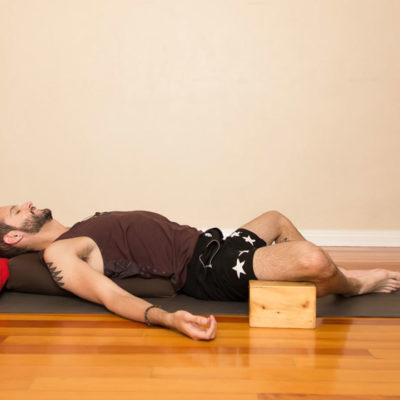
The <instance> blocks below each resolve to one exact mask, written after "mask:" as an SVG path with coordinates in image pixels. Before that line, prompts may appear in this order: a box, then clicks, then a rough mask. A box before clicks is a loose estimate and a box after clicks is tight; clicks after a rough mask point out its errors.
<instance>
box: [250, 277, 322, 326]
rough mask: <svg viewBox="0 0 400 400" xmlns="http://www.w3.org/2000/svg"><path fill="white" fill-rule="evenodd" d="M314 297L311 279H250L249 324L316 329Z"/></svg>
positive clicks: (314, 288) (314, 292)
mask: <svg viewBox="0 0 400 400" xmlns="http://www.w3.org/2000/svg"><path fill="white" fill-rule="evenodd" d="M316 297H317V293H316V287H315V285H314V284H313V283H311V282H286V281H285V282H281V281H250V301H249V307H250V313H249V314H250V326H251V327H265V328H269V327H271V328H315V324H316Z"/></svg>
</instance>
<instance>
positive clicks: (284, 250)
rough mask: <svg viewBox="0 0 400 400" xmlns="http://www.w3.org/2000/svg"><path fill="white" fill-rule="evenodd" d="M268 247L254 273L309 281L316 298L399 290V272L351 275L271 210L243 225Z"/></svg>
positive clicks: (261, 250) (256, 259) (266, 277)
mask: <svg viewBox="0 0 400 400" xmlns="http://www.w3.org/2000/svg"><path fill="white" fill-rule="evenodd" d="M242 228H245V229H247V230H249V231H252V232H254V233H255V234H256V235H257V236H259V237H261V238H262V239H263V240H264V241H265V242H266V243H267V244H268V245H270V244H272V243H274V242H275V243H277V244H275V245H274V246H267V247H262V248H259V249H257V250H256V252H255V254H254V260H253V268H254V273H255V275H256V277H257V279H261V280H286V281H310V282H314V283H315V284H316V287H317V295H318V296H319V297H320V296H325V295H327V294H332V293H337V294H343V295H345V296H354V295H357V294H364V293H369V292H383V293H390V292H392V291H394V290H397V289H399V288H400V273H398V272H393V271H387V270H382V269H380V270H372V271H368V272H367V273H363V274H360V273H352V272H351V271H346V270H344V269H339V268H338V267H337V266H336V265H335V263H334V262H333V261H332V259H331V258H330V257H329V255H328V254H327V253H325V252H324V251H323V250H322V249H320V248H319V247H317V246H315V245H314V244H312V243H310V242H307V241H306V240H305V239H304V237H303V236H302V235H301V234H300V233H299V232H298V230H297V229H296V228H295V226H294V225H293V224H292V223H291V222H290V221H289V220H288V219H287V218H286V217H284V216H283V215H282V214H280V213H278V212H276V211H271V212H267V213H265V214H263V215H261V216H260V217H258V218H256V219H255V220H253V221H251V222H249V223H248V224H246V225H244V226H243V227H242Z"/></svg>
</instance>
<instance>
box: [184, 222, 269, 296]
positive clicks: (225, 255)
mask: <svg viewBox="0 0 400 400" xmlns="http://www.w3.org/2000/svg"><path fill="white" fill-rule="evenodd" d="M266 245H267V244H266V242H265V241H264V240H262V239H261V238H259V237H258V236H257V235H256V234H255V233H253V232H250V231H248V230H247V229H242V228H240V229H237V230H236V231H235V232H233V233H232V234H231V235H230V236H228V237H227V238H226V239H225V240H224V238H223V235H222V232H221V231H220V230H219V229H218V228H213V229H209V230H208V231H206V232H204V233H203V234H202V235H201V236H200V238H199V241H198V243H197V245H196V248H195V251H194V254H193V257H192V259H191V261H190V262H189V265H188V269H187V278H186V283H185V285H184V287H183V288H182V292H183V293H184V294H187V295H188V296H192V297H196V298H198V299H204V300H222V301H247V300H248V297H249V280H252V279H257V278H256V276H255V274H254V270H253V256H254V252H255V251H256V250H257V249H258V248H259V247H263V246H266Z"/></svg>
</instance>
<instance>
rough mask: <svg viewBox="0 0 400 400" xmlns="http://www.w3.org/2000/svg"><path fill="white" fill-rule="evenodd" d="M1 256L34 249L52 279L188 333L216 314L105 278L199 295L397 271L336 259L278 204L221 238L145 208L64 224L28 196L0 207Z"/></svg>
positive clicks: (322, 287) (382, 284)
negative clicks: (354, 266) (167, 304)
mask: <svg viewBox="0 0 400 400" xmlns="http://www.w3.org/2000/svg"><path fill="white" fill-rule="evenodd" d="M0 238H1V240H0V256H1V257H8V258H9V257H13V256H16V255H18V254H22V253H24V252H28V251H40V252H41V253H42V258H43V261H44V263H45V264H46V265H47V267H48V268H49V271H50V273H51V275H52V277H53V279H54V281H55V282H56V283H57V284H58V285H59V286H61V287H62V288H63V289H66V290H68V291H71V292H72V293H74V294H75V295H77V296H79V297H82V298H84V299H86V300H89V301H92V302H95V303H99V304H103V305H104V306H105V307H106V308H107V309H109V310H110V311H112V312H114V313H116V314H118V315H120V316H122V317H125V318H128V319H131V320H134V321H139V322H146V323H148V324H150V323H151V324H156V325H160V326H164V327H167V328H171V329H175V330H177V331H179V332H182V333H184V334H185V335H187V336H189V337H191V338H193V339H203V340H210V339H213V338H214V337H215V335H216V328H217V326H216V321H215V318H214V317H213V316H210V317H202V316H195V315H192V314H191V313H189V312H186V311H177V312H175V313H168V312H166V311H164V310H161V309H160V308H158V307H155V306H153V305H151V304H150V303H148V302H146V301H144V300H142V299H140V298H138V297H135V296H133V295H131V294H130V293H128V292H126V291H125V290H123V289H122V288H120V287H119V286H118V285H116V284H115V283H114V282H113V281H112V280H111V279H109V278H115V277H120V278H126V277H131V276H140V277H144V278H152V277H165V278H168V279H170V281H171V283H172V285H173V286H174V288H175V290H176V291H179V292H182V293H185V294H187V295H189V296H193V297H196V298H200V299H207V300H222V301H230V300H233V301H234V300H236V301H245V300H247V298H248V290H249V288H248V287H249V284H248V282H249V280H251V279H261V280H286V281H309V282H314V283H315V285H316V287H317V295H318V296H325V295H327V294H332V293H337V294H342V295H344V296H354V295H360V294H365V293H370V292H382V293H390V292H392V291H395V290H398V289H399V287H400V273H399V272H393V271H388V270H384V269H376V270H371V271H348V270H345V269H343V268H338V267H337V266H336V265H335V264H334V262H333V261H332V260H331V258H330V257H329V255H328V254H326V253H325V252H324V251H323V250H322V249H321V248H319V247H317V246H315V245H314V244H312V243H310V242H308V241H306V240H305V239H304V237H303V236H302V235H301V234H300V233H299V231H298V230H297V229H296V228H295V227H294V225H293V224H292V223H291V222H290V221H289V220H288V219H287V218H286V217H284V216H283V215H282V214H280V213H278V212H276V211H270V212H266V213H264V214H262V215H261V216H260V217H258V218H256V219H254V220H252V221H250V222H249V223H247V224H245V225H243V226H242V227H241V228H239V229H238V230H236V231H235V232H233V233H232V234H231V235H230V236H228V237H227V238H226V239H224V238H223V236H222V233H221V231H220V230H219V229H217V228H213V229H210V230H208V231H206V232H201V231H199V230H197V229H195V228H192V227H190V226H187V225H179V224H177V223H175V222H171V221H170V220H168V219H167V218H165V217H163V216H161V215H159V214H156V213H152V212H147V211H131V212H105V213H96V214H95V215H94V216H93V217H91V218H89V219H87V220H84V221H81V222H78V223H77V224H75V225H74V226H73V227H71V228H68V227H66V226H64V225H62V224H61V223H60V222H58V221H57V220H55V219H53V217H52V212H51V211H50V210H49V209H38V208H36V207H34V206H33V204H32V203H31V202H27V203H25V204H23V205H12V206H5V207H1V208H0Z"/></svg>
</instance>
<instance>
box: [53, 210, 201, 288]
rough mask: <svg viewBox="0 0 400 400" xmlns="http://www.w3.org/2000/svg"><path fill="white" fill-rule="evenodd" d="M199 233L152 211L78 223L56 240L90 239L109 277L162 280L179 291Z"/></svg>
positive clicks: (109, 214)
mask: <svg viewBox="0 0 400 400" xmlns="http://www.w3.org/2000/svg"><path fill="white" fill-rule="evenodd" d="M201 233H202V232H201V231H199V230H197V229H195V228H192V227H190V226H187V225H179V224H177V223H175V222H172V221H170V220H169V219H167V218H165V217H163V216H162V215H160V214H156V213H153V212H148V211H129V212H122V211H114V212H105V213H96V214H95V216H93V217H91V218H89V219H87V220H84V221H81V222H78V223H77V224H75V225H74V226H73V227H72V228H70V229H69V230H68V231H67V232H66V233H64V234H63V235H61V236H60V237H59V238H58V239H57V240H63V239H70V238H75V237H80V236H87V237H90V238H91V239H93V240H94V241H95V243H96V244H97V246H98V247H99V249H100V252H101V255H102V257H103V262H104V275H106V276H108V277H109V278H128V277H132V276H140V277H142V278H153V277H165V278H169V279H170V281H171V283H172V285H173V286H174V288H175V290H179V289H181V288H182V287H183V285H184V284H185V281H186V272H187V268H186V267H187V265H188V263H189V261H190V259H191V258H192V255H193V252H194V248H195V246H196V244H197V241H198V239H199V236H200V234H201Z"/></svg>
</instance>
